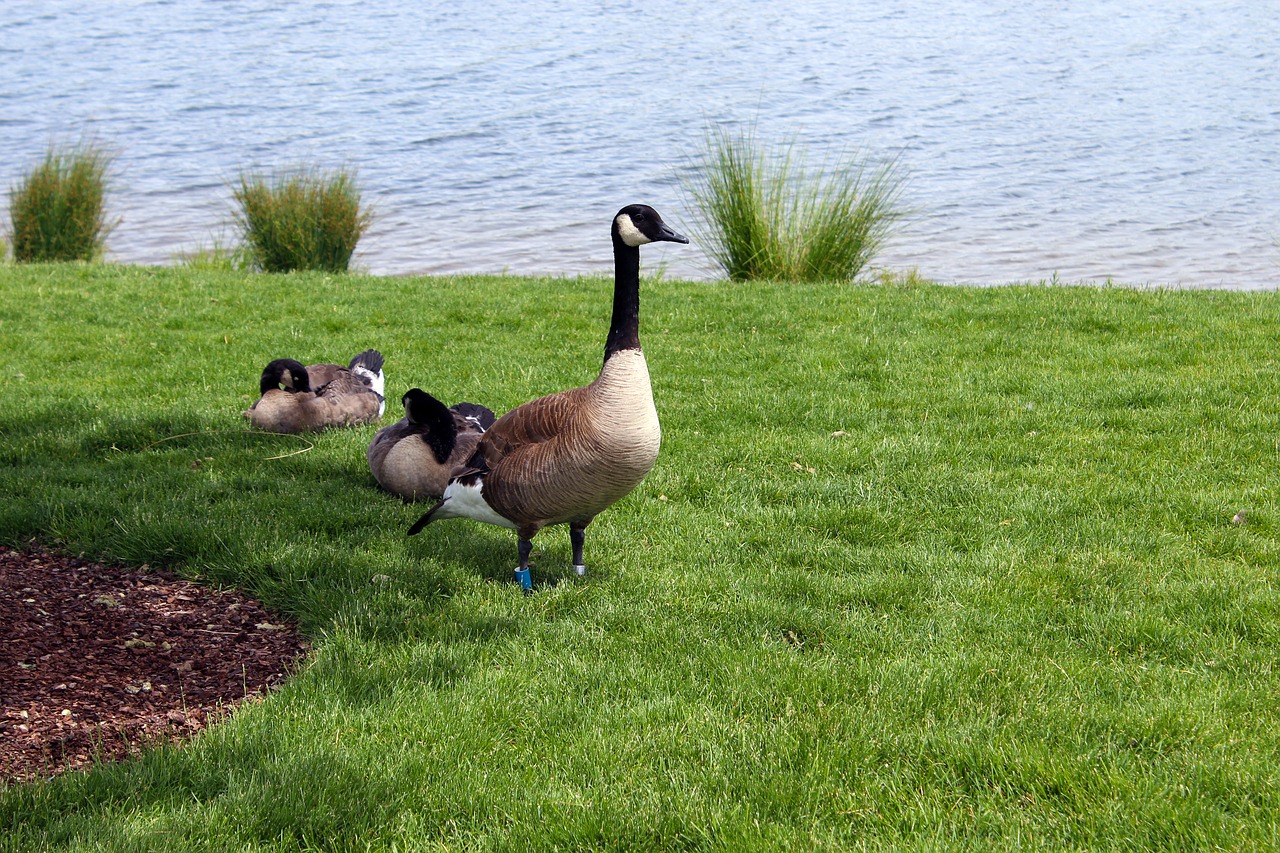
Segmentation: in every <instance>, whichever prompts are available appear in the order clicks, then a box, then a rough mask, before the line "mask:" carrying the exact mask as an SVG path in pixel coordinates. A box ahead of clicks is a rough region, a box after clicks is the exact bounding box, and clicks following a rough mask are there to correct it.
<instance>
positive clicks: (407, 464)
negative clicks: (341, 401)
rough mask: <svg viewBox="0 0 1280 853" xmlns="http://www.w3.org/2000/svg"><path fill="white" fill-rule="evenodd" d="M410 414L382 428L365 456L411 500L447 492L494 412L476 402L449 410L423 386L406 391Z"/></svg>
mask: <svg viewBox="0 0 1280 853" xmlns="http://www.w3.org/2000/svg"><path fill="white" fill-rule="evenodd" d="M403 403H404V417H403V418H401V419H400V420H399V421H397V422H396V423H393V424H391V426H385V427H383V428H382V429H380V430H378V434H377V435H375V436H374V437H373V441H372V442H371V443H370V444H369V450H368V452H367V453H366V454H365V456H366V458H367V459H368V460H369V470H370V471H372V472H373V478H374V479H375V480H377V481H378V485H380V486H382V488H384V489H386V490H387V491H388V492H391V493H392V494H394V495H399V496H400V497H402V498H404V500H405V502H406V503H408V502H409V501H414V500H424V499H426V498H433V499H435V500H440V498H441V497H443V496H444V489H445V486H446V485H448V483H449V477H450V475H451V474H452V472H453V470H454V469H455V468H457V467H459V466H460V465H461V464H462V463H464V462H466V461H467V460H468V459H470V458H471V454H472V453H474V452H475V449H476V445H477V444H479V443H480V437H481V436H482V435H484V431H485V430H486V429H488V428H489V427H491V426H493V421H494V417H493V412H491V411H489V410H488V409H486V408H485V407H484V406H479V405H476V404H475V403H458V404H457V405H455V406H453V407H452V408H446V407H445V404H444V403H441V402H440V401H439V400H437V399H436V398H435V397H432V396H431V395H430V394H428V393H427V392H426V391H423V390H422V389H420V388H410V389H409V391H408V393H406V394H405V395H404V398H403Z"/></svg>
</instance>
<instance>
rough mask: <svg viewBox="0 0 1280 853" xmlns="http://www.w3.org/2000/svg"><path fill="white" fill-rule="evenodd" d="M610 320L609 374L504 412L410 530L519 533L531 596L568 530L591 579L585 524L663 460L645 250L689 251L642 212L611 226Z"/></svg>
mask: <svg viewBox="0 0 1280 853" xmlns="http://www.w3.org/2000/svg"><path fill="white" fill-rule="evenodd" d="M611 230H612V234H613V261H614V284H613V318H612V320H611V322H610V325H609V336H608V337H607V338H606V339H605V345H604V366H603V367H602V368H601V370H600V375H599V376H598V377H596V380H595V381H594V382H592V383H591V384H590V385H586V386H584V387H582V388H574V389H572V390H569V391H561V392H560V393H558V394H551V395H549V396H546V397H540V398H539V399H537V400H533V401H531V402H528V403H525V404H524V405H522V406H519V407H517V408H515V409H512V410H511V411H510V412H507V413H506V414H505V415H503V416H502V417H501V418H499V419H498V421H497V422H496V423H495V424H494V425H493V426H492V427H490V428H489V429H488V430H487V431H486V432H485V434H484V436H483V437H482V438H481V439H480V444H479V446H478V447H477V448H476V451H475V453H474V454H473V455H472V457H471V459H470V460H468V462H467V464H466V466H465V467H464V468H463V469H462V470H460V471H458V472H456V473H455V474H454V476H453V477H452V479H450V481H449V485H448V486H447V487H446V488H445V492H444V497H443V498H442V499H441V500H440V502H439V503H437V504H436V505H435V506H434V507H432V508H431V510H430V511H428V512H427V514H426V515H424V516H422V518H420V519H418V521H417V522H416V523H415V524H414V525H413V527H411V528H409V535H410V536H413V535H414V534H416V533H418V532H419V531H420V530H422V528H423V527H425V526H427V525H428V524H430V523H431V522H432V521H435V520H438V519H445V518H470V519H474V520H476V521H484V522H487V523H489V524H497V525H500V526H502V527H509V528H512V529H514V530H515V531H516V535H517V537H518V542H519V547H518V554H519V558H520V564H519V567H518V568H517V569H516V578H517V579H518V580H519V581H520V585H521V586H522V587H523V588H524V590H525V592H526V593H528V592H529V591H530V590H531V588H532V578H531V577H530V574H529V553H530V552H531V551H532V550H533V537H534V536H535V535H536V534H537V532H538V531H539V530H541V529H542V528H544V527H546V526H548V525H552V524H568V525H569V541H570V542H571V543H572V545H573V567H574V571H575V572H577V573H578V574H579V575H582V574H584V573H585V572H586V565H585V564H584V563H583V559H582V545H583V541H584V540H585V538H586V529H587V525H588V524H590V523H591V520H592V519H593V518H595V517H596V515H597V514H598V513H599V512H600V511H601V510H603V509H605V508H606V507H608V506H610V505H611V504H613V503H614V502H616V501H617V500H619V499H620V498H622V497H623V496H624V495H626V494H627V493H628V492H630V491H631V490H632V489H634V488H635V487H636V486H637V485H638V484H639V483H640V481H641V480H643V479H644V477H645V475H646V474H648V473H649V469H650V468H652V467H653V463H654V462H655V461H656V460H657V458H658V445H659V443H660V440H661V437H662V433H661V430H660V428H659V426H658V411H657V409H656V408H655V407H654V405H653V389H652V388H651V386H650V384H649V368H648V365H647V364H646V363H645V360H644V353H643V352H642V351H641V350H640V247H641V246H643V245H644V244H645V243H653V242H657V241H660V240H665V241H669V242H673V243H688V242H689V239H688V238H687V237H684V236H682V235H680V234H677V233H676V232H675V231H673V230H671V228H670V227H668V226H667V224H666V223H665V222H663V221H662V217H661V216H659V215H658V212H657V211H656V210H654V209H653V208H652V207H649V206H648V205H643V204H633V205H629V206H627V207H624V208H622V210H620V211H618V213H617V215H616V216H615V217H614V218H613V226H612V229H611Z"/></svg>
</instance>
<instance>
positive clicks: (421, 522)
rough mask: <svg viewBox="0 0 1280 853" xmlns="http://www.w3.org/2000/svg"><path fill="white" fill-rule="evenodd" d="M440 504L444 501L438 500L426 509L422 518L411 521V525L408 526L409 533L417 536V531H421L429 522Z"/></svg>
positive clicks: (442, 504)
mask: <svg viewBox="0 0 1280 853" xmlns="http://www.w3.org/2000/svg"><path fill="white" fill-rule="evenodd" d="M442 506H444V501H440V502H439V503H438V504H436V505H435V506H433V507H432V508H431V509H429V510H427V512H426V514H425V515H423V516H422V518H419V519H418V520H417V521H415V522H414V523H413V527H410V528H409V535H410V536H417V535H418V534H419V533H421V532H422V528H424V527H426V526H427V525H428V524H430V523H431V516H433V515H435V512H436V510H438V509H439V508H440V507H442Z"/></svg>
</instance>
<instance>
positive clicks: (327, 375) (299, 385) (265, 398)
mask: <svg viewBox="0 0 1280 853" xmlns="http://www.w3.org/2000/svg"><path fill="white" fill-rule="evenodd" d="M385 385H386V379H385V377H383V375H382V354H381V353H379V352H378V351H377V350H365V351H364V352H362V353H360V354H359V355H357V356H356V357H355V358H353V359H351V363H350V364H349V365H348V366H346V367H342V366H341V365H337V364H312V365H309V366H307V367H303V366H302V364H301V363H300V362H298V361H295V360H293V359H291V358H277V359H276V360H275V361H273V362H271V363H270V364H268V365H267V366H266V368H265V369H264V370H263V371H262V379H261V380H260V381H259V383H258V387H259V390H260V391H261V393H262V397H261V398H260V399H259V400H258V402H256V403H254V404H253V405H252V406H251V407H250V408H249V410H248V411H246V412H245V413H244V416H245V417H246V418H248V419H249V423H251V424H253V425H254V426H256V427H257V428H258V429H263V430H267V431H268V432H283V433H294V432H309V431H315V430H322V429H325V428H326V427H336V426H351V425H353V424H363V423H371V422H373V421H376V420H378V419H379V418H381V417H382V412H383V410H384V409H385V408H386V401H385V400H384V398H383V396H382V391H383V388H384V386H385ZM282 386H283V387H282Z"/></svg>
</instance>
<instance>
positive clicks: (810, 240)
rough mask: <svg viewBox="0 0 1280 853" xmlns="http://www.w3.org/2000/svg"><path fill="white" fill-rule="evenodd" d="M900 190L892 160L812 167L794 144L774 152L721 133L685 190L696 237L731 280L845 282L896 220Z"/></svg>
mask: <svg viewBox="0 0 1280 853" xmlns="http://www.w3.org/2000/svg"><path fill="white" fill-rule="evenodd" d="M901 187H902V181H901V179H900V177H899V175H898V173H897V171H896V169H895V164H894V163H892V162H890V163H887V164H883V165H880V166H877V167H871V166H869V165H868V164H867V163H866V162H862V161H860V160H858V159H857V158H853V159H851V160H849V161H847V162H841V163H837V165H836V166H835V167H834V168H831V169H827V168H821V169H818V170H817V171H816V172H814V171H808V170H806V168H805V166H804V163H803V161H802V159H801V160H797V159H796V157H795V154H794V151H793V144H791V143H788V144H787V145H785V146H783V149H782V150H781V152H778V153H775V152H774V151H773V150H772V149H770V148H769V147H768V146H766V145H762V144H760V143H758V142H757V141H756V140H755V139H754V138H753V137H752V136H751V135H750V134H749V133H747V132H742V131H739V132H737V133H731V132H730V131H728V130H725V129H723V128H717V129H714V130H712V131H710V132H709V134H708V137H707V141H706V147H705V149H704V151H703V153H702V156H701V162H700V163H699V164H698V168H697V169H696V170H695V172H694V176H693V177H692V178H691V179H690V182H689V186H688V189H689V191H690V193H691V194H692V196H693V198H694V203H695V206H696V208H697V209H698V211H699V213H700V214H701V217H702V219H703V227H702V234H701V235H700V236H701V237H702V238H703V242H704V244H705V245H707V246H708V247H709V249H708V251H709V252H710V254H711V257H712V258H713V259H714V260H715V261H716V263H717V264H718V265H719V266H720V267H721V268H722V269H723V270H724V272H725V274H726V275H728V277H729V278H730V279H731V280H733V281H746V280H752V279H766V280H795V281H851V280H853V279H855V278H857V277H858V275H859V274H860V273H861V272H862V271H863V270H864V269H865V268H866V266H867V265H868V264H869V263H870V261H871V259H872V258H874V257H875V255H876V254H877V253H878V252H879V251H880V249H881V248H882V247H883V245H884V242H885V240H886V239H887V238H888V236H889V235H890V234H891V233H892V229H893V225H894V223H896V222H897V221H898V220H900V219H901V218H902V216H903V211H902V209H901V207H900V206H899V204H898V200H899V196H900V194H901Z"/></svg>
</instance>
